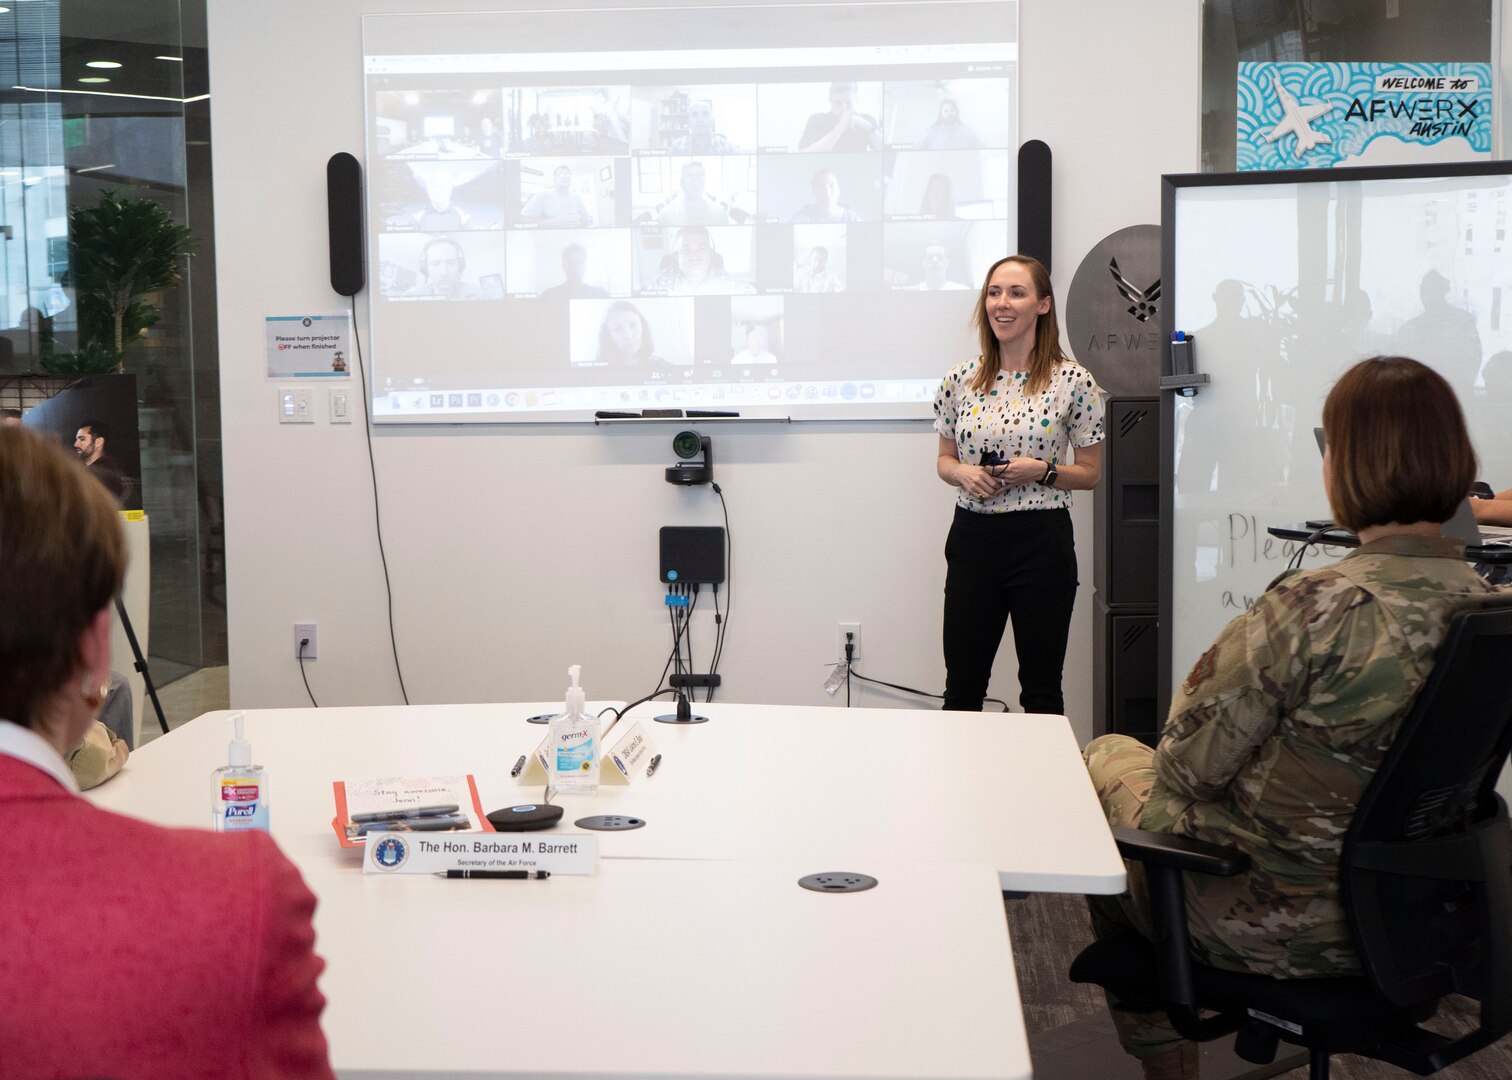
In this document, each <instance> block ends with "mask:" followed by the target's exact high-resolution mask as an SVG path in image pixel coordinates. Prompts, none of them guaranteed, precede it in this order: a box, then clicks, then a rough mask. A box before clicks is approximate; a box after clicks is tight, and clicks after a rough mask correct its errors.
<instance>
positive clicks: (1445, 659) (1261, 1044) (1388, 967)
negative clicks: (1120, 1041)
mask: <svg viewBox="0 0 1512 1080" xmlns="http://www.w3.org/2000/svg"><path fill="white" fill-rule="evenodd" d="M1509 750H1512V605H1508V604H1507V603H1505V602H1501V603H1498V604H1496V605H1488V606H1485V607H1479V608H1475V609H1471V610H1467V611H1463V612H1460V613H1459V614H1457V615H1456V616H1454V618H1453V619H1452V621H1451V622H1450V626H1449V631H1448V634H1447V636H1446V637H1445V639H1444V643H1443V645H1442V646H1441V647H1440V649H1439V653H1438V657H1437V661H1436V663H1435V664H1434V668H1433V671H1432V673H1431V674H1430V675H1429V678H1428V680H1427V682H1426V683H1425V685H1424V687H1423V689H1422V692H1421V693H1420V694H1419V695H1418V698H1417V701H1416V702H1415V703H1414V704H1413V707H1412V709H1411V711H1410V712H1409V713H1408V715H1407V717H1406V719H1405V720H1404V721H1403V723H1402V727H1401V730H1400V731H1399V732H1398V734H1397V737H1396V739H1395V741H1394V742H1393V743H1392V745H1391V748H1390V749H1389V750H1388V751H1387V754H1386V758H1385V760H1384V761H1383V762H1382V764H1381V768H1380V770H1379V771H1378V772H1377V773H1376V775H1375V776H1374V778H1372V780H1371V782H1370V784H1369V785H1368V786H1367V787H1366V789H1365V793H1364V795H1363V796H1362V798H1361V800H1360V807H1359V810H1358V811H1357V812H1356V813H1355V816H1354V819H1353V821H1352V822H1351V824H1350V827H1349V831H1348V832H1347V833H1346V835H1345V838H1344V849H1343V854H1342V856H1341V858H1340V861H1339V882H1340V889H1341V897H1340V900H1341V902H1342V904H1343V907H1344V911H1345V914H1346V916H1347V918H1348V920H1349V928H1350V932H1351V933H1352V935H1353V937H1354V944H1355V948H1356V950H1357V952H1358V953H1359V957H1360V964H1361V967H1362V974H1361V975H1359V976H1354V977H1349V978H1327V979H1273V978H1270V977H1268V976H1264V975H1254V974H1249V973H1245V972H1235V971H1226V970H1222V969H1219V968H1215V967H1211V966H1208V965H1205V964H1202V963H1200V962H1198V961H1197V960H1195V959H1193V957H1192V950H1191V942H1190V938H1189V937H1188V933H1187V925H1186V901H1185V896H1184V893H1183V890H1182V878H1181V875H1182V873H1183V872H1191V873H1208V874H1217V875H1220V876H1233V875H1235V874H1238V873H1241V872H1242V871H1244V870H1245V869H1246V868H1247V867H1248V865H1249V857H1248V856H1247V855H1245V854H1243V853H1242V852H1240V851H1238V850H1237V849H1236V848H1231V847H1222V846H1219V845H1214V844H1206V843H1200V842H1198V841H1194V840H1188V839H1185V838H1182V837H1177V836H1170V835H1166V834H1161V833H1151V832H1145V831H1143V830H1140V829H1114V830H1113V833H1114V837H1115V839H1116V840H1117V842H1118V847H1119V850H1120V852H1121V853H1122V854H1123V856H1124V857H1125V858H1126V859H1134V860H1138V861H1139V862H1142V863H1143V864H1144V865H1145V868H1146V873H1147V875H1148V885H1149V894H1150V906H1151V909H1152V918H1153V922H1154V926H1155V934H1156V937H1157V940H1156V941H1154V942H1151V941H1149V940H1147V939H1146V938H1144V937H1143V936H1141V935H1140V934H1138V933H1132V932H1131V933H1127V934H1123V935H1119V936H1117V937H1113V938H1109V939H1107V940H1104V941H1099V942H1096V943H1094V944H1093V945H1091V946H1089V947H1088V948H1086V949H1085V950H1083V951H1082V953H1081V954H1080V955H1079V956H1078V957H1077V958H1076V960H1075V961H1074V962H1073V963H1072V965H1071V979H1072V981H1073V982H1087V983H1096V984H1098V985H1100V986H1102V987H1104V988H1105V989H1106V990H1108V991H1110V992H1111V993H1112V994H1113V995H1114V996H1116V997H1117V998H1119V999H1120V1002H1121V1007H1124V1008H1129V1009H1130V1010H1131V1011H1134V1012H1150V1011H1155V1010H1160V1011H1163V1012H1165V1013H1167V1014H1168V1015H1169V1016H1170V1018H1171V1022H1172V1024H1173V1025H1174V1026H1175V1028H1176V1030H1177V1031H1178V1032H1180V1033H1181V1034H1182V1036H1183V1037H1185V1038H1187V1039H1191V1040H1193V1041H1194V1042H1206V1041H1208V1040H1210V1039H1215V1038H1219V1037H1220V1036H1223V1035H1227V1034H1229V1033H1237V1037H1236V1039H1235V1042H1234V1052H1235V1053H1236V1054H1237V1055H1238V1056H1239V1057H1241V1058H1243V1059H1245V1060H1246V1061H1252V1062H1255V1063H1257V1064H1268V1063H1269V1062H1271V1061H1273V1060H1274V1059H1275V1056H1276V1049H1277V1045H1278V1043H1280V1042H1281V1041H1285V1042H1288V1043H1293V1044H1295V1045H1298V1046H1302V1047H1304V1048H1306V1049H1307V1050H1308V1051H1309V1056H1310V1066H1309V1072H1308V1076H1309V1077H1310V1080H1327V1077H1328V1067H1329V1058H1330V1056H1331V1055H1333V1054H1338V1053H1350V1054H1358V1055H1361V1056H1363V1057H1369V1058H1375V1059H1377V1060H1379V1061H1385V1062H1388V1063H1390V1064H1392V1065H1397V1066H1399V1067H1401V1068H1404V1069H1407V1070H1410V1071H1411V1072H1414V1073H1417V1074H1418V1075H1419V1076H1427V1075H1429V1074H1431V1073H1434V1072H1437V1071H1438V1070H1440V1069H1442V1068H1444V1067H1445V1066H1447V1065H1449V1064H1452V1063H1453V1062H1455V1061H1458V1060H1459V1059H1461V1058H1463V1057H1466V1056H1468V1055H1470V1054H1472V1053H1474V1052H1475V1051H1477V1050H1480V1049H1481V1048H1483V1047H1485V1046H1488V1045H1490V1044H1491V1043H1492V1042H1495V1041H1496V1040H1497V1039H1499V1038H1501V1036H1503V1035H1505V1034H1507V1033H1508V1032H1509V1031H1512V826H1509V823H1508V817H1507V806H1506V804H1505V803H1504V802H1502V801H1501V799H1500V798H1498V797H1497V795H1496V793H1495V790H1494V788H1495V784H1496V779H1497V777H1498V775H1499V774H1500V772H1501V769H1502V766H1503V764H1504V763H1505V762H1506V761H1507V755H1508V752H1509ZM1451 993H1453V994H1462V995H1464V996H1466V997H1469V998H1472V999H1474V1000H1475V1001H1477V1002H1479V1003H1480V1022H1479V1026H1478V1027H1476V1028H1475V1029H1474V1030H1473V1031H1470V1032H1468V1033H1466V1034H1463V1035H1460V1036H1458V1037H1450V1036H1447V1035H1440V1034H1437V1033H1435V1032H1431V1031H1428V1030H1427V1029H1425V1028H1423V1027H1421V1026H1420V1024H1421V1022H1422V1021H1424V1020H1426V1019H1428V1018H1429V1017H1431V1016H1432V1015H1433V1014H1434V1013H1435V1012H1436V1011H1437V1008H1438V1004H1439V1000H1440V999H1441V998H1442V997H1444V996H1445V995H1447V994H1451Z"/></svg>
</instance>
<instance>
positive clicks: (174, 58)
mask: <svg viewBox="0 0 1512 1080" xmlns="http://www.w3.org/2000/svg"><path fill="white" fill-rule="evenodd" d="M153 59H154V60H172V61H173V62H174V63H175V64H182V63H183V62H184V58H183V57H182V56H154V57H153Z"/></svg>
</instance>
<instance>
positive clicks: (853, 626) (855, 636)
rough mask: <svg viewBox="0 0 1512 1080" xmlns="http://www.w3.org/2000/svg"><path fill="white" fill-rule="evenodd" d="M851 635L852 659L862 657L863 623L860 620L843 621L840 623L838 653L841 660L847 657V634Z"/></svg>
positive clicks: (855, 659)
mask: <svg viewBox="0 0 1512 1080" xmlns="http://www.w3.org/2000/svg"><path fill="white" fill-rule="evenodd" d="M846 634H850V635H851V639H850V642H851V661H852V662H855V661H857V660H860V659H861V624H860V623H858V622H843V623H841V624H840V651H839V652H838V653H837V654H836V655H837V656H838V657H839V658H840V659H841V660H844V659H845V635H846Z"/></svg>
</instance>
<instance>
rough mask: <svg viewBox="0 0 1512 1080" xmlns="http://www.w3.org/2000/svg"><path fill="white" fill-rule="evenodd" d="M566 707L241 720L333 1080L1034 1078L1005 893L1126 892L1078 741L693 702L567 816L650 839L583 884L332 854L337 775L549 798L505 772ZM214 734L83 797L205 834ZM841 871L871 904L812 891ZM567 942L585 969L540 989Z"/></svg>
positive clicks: (161, 753)
mask: <svg viewBox="0 0 1512 1080" xmlns="http://www.w3.org/2000/svg"><path fill="white" fill-rule="evenodd" d="M555 707H556V705H555V703H527V704H518V705H446V706H414V707H404V708H397V707H395V708H325V709H320V710H318V711H317V710H314V709H290V710H260V711H250V712H248V714H247V737H248V739H249V740H250V742H251V744H252V751H253V759H254V760H255V761H257V762H260V763H262V764H265V765H267V766H268V768H269V793H270V806H271V814H272V825H273V834H274V837H275V838H276V839H277V840H278V842H279V844H280V846H281V847H282V848H283V850H284V851H285V852H286V853H287V854H288V855H289V856H290V858H292V859H293V860H294V862H295V863H296V864H297V865H298V866H299V868H300V871H301V873H303V875H304V877H305V880H306V881H307V882H308V883H309V885H310V887H311V888H312V889H313V890H314V891H315V893H316V895H317V896H318V897H319V898H320V905H319V908H318V910H317V912H316V916H315V924H316V932H317V935H318V940H317V948H318V950H319V952H320V953H321V955H322V956H324V957H325V958H326V960H327V963H328V967H327V970H326V972H325V974H324V975H323V976H322V979H321V987H322V989H323V990H324V992H325V994H326V996H327V999H328V1001H329V1005H328V1007H327V1010H326V1013H325V1016H324V1017H323V1020H322V1025H323V1027H324V1028H325V1031H326V1033H327V1036H328V1038H329V1039H330V1042H331V1060H332V1063H333V1064H334V1065H335V1066H336V1068H337V1070H338V1071H339V1072H340V1073H341V1074H342V1075H343V1076H344V1077H369V1076H373V1077H376V1076H398V1075H414V1074H416V1073H426V1074H427V1075H432V1076H434V1075H445V1076H459V1077H460V1076H462V1075H467V1076H473V1077H477V1076H489V1077H505V1076H509V1077H520V1076H530V1077H545V1076H572V1077H624V1076H628V1075H634V1076H637V1077H752V1078H755V1077H764V1078H765V1077H770V1078H779V1077H780V1078H789V1080H791V1078H798V1077H816V1078H818V1077H824V1078H829V1077H834V1078H837V1080H839V1078H847V1080H849V1078H857V1080H861V1078H878V1080H882V1078H889V1080H890V1078H905V1077H919V1078H923V1077H960V1078H977V1077H996V1078H1003V1080H1027V1078H1028V1077H1029V1076H1030V1064H1029V1057H1028V1049H1027V1040H1026V1037H1025V1034H1024V1028H1023V1018H1022V1015H1021V1012H1020V1008H1019V1003H1018V988H1017V984H1016V981H1015V978H1014V967H1013V957H1012V951H1011V948H1010V945H1009V941H1008V933H1007V925H1006V920H1005V918H1004V916H1003V910H1002V901H1001V897H1000V893H999V890H1000V889H1003V888H1011V889H1035V888H1038V889H1051V890H1066V891H1076V892H1117V891H1120V890H1121V889H1122V888H1123V864H1122V862H1121V861H1119V860H1118V857H1117V852H1116V849H1115V848H1114V846H1113V842H1112V839H1111V836H1110V834H1109V832H1108V829H1107V826H1106V823H1105V822H1104V820H1103V819H1102V817H1101V814H1100V812H1099V811H1098V810H1097V801H1096V798H1095V796H1094V794H1093V791H1092V788H1091V783H1090V781H1089V780H1088V779H1087V776H1086V773H1085V770H1083V769H1082V767H1081V759H1080V755H1079V753H1078V752H1077V747H1076V744H1075V742H1074V739H1073V738H1072V735H1071V731H1070V728H1069V725H1068V724H1067V723H1066V721H1065V719H1064V718H1062V717H1046V716H1027V717H1026V716H1022V715H1013V716H1008V717H1004V716H1001V715H980V716H976V715H966V714H942V713H938V712H908V711H901V710H875V709H866V710H863V709H854V710H839V709H824V708H818V709H809V708H801V707H768V706H747V705H708V706H701V707H700V711H701V712H704V713H707V714H708V715H710V716H711V717H712V719H711V722H710V723H708V724H702V725H697V726H693V727H673V726H669V725H662V724H656V725H654V726H652V727H651V728H650V731H651V734H652V737H653V738H654V739H655V740H656V741H657V743H658V745H659V747H660V749H661V751H662V753H663V756H664V757H663V762H662V765H661V767H660V768H659V769H658V771H657V773H656V775H655V776H654V777H652V778H650V779H649V780H645V781H638V782H637V783H636V784H634V785H632V786H629V787H614V786H609V785H605V786H603V787H601V789H600V793H599V794H598V795H597V796H576V797H570V798H566V799H564V800H563V801H564V803H565V804H566V806H567V821H568V822H571V821H572V820H573V819H575V818H577V817H582V816H586V815H588V814H592V813H610V812H612V813H627V814H633V815H635V816H640V817H644V818H645V820H646V821H647V822H648V824H647V826H646V827H645V828H642V829H638V830H634V831H631V832H623V833H600V834H598V836H599V838H600V850H601V853H602V854H603V856H604V858H603V859H602V860H601V861H600V864H599V872H598V873H597V874H596V875H595V876H592V877H566V876H558V877H554V878H552V879H550V880H548V881H543V882H536V881H527V882H520V881H446V880H442V879H437V878H433V877H418V876H417V877H405V876H398V877H395V876H389V875H363V874H362V873H361V871H360V853H359V852H358V851H355V850H344V849H342V848H340V847H339V846H338V844H337V840H336V836H335V834H334V832H333V831H332V829H331V825H330V822H331V818H332V816H333V814H334V802H333V797H332V791H331V782H332V781H333V780H339V779H349V778H352V779H354V778H365V777H377V776H394V775H407V776H424V775H444V774H451V773H468V772H470V773H472V774H473V775H474V776H475V777H476V778H477V783H478V789H479V794H480V796H481V799H482V802H483V806H484V809H485V810H490V809H494V808H497V807H500V806H506V805H510V804H513V803H517V802H521V801H525V800H526V799H527V798H539V793H538V791H537V790H536V789H533V788H532V789H522V788H521V787H520V786H519V785H517V784H516V783H515V782H514V781H513V780H511V779H510V777H509V770H510V768H511V767H512V766H513V764H514V762H515V760H516V759H517V758H518V757H519V755H520V754H522V753H525V752H527V751H528V750H530V749H532V748H533V747H534V746H535V744H536V743H537V742H538V741H539V740H540V739H541V737H542V736H543V735H544V733H545V730H544V728H543V727H541V726H536V725H527V724H525V723H524V718H525V717H526V716H528V715H531V714H533V713H541V712H549V711H551V710H552V709H553V708H555ZM595 707H597V706H595ZM666 708H667V707H666V706H665V705H661V706H642V707H641V708H639V709H637V710H636V711H635V713H633V714H632V716H640V715H644V716H646V717H650V716H651V715H654V714H655V713H657V712H663V711H665V710H666ZM226 715H227V714H224V713H212V714H207V715H205V716H202V717H199V718H198V719H196V720H193V721H191V722H190V723H189V724H186V725H184V726H183V727H181V728H179V729H177V730H175V731H174V732H173V733H172V734H170V735H167V736H164V737H163V738H161V739H157V740H155V741H153V742H152V743H150V744H148V745H147V746H146V747H144V748H143V749H142V750H140V751H138V752H137V753H134V754H133V755H132V756H131V758H130V759H129V761H128V762H127V764H126V766H125V768H124V769H123V770H122V772H121V773H120V774H119V775H118V776H117V777H116V778H115V779H113V780H111V781H110V782H109V783H107V784H106V785H104V786H103V787H101V788H98V789H96V790H95V791H93V792H90V793H88V796H89V797H90V798H92V799H93V800H94V801H95V802H96V803H97V804H99V805H100V806H103V807H106V808H109V809H114V810H119V811H122V812H125V813H131V814H134V815H136V816H138V817H142V818H145V819H147V820H150V821H155V822H158V823H161V824H167V825H192V826H205V825H207V824H208V823H209V820H210V817H209V812H210V799H209V783H210V780H209V777H210V772H211V770H212V769H214V768H216V767H218V766H219V765H222V764H224V762H225V752H226V742H227V740H228V739H229V738H230V733H229V725H227V724H225V723H224V722H223V721H224V718H225V716H226ZM834 761H843V762H844V763H845V767H844V769H843V770H842V771H839V772H834V771H832V767H831V765H830V764H828V762H834ZM569 828H570V825H569ZM559 831H560V830H559ZM836 870H839V871H856V872H861V873H866V874H871V875H873V876H875V877H877V878H878V880H879V881H880V884H879V885H878V887H877V888H876V889H873V890H871V891H869V892H865V893H859V894H853V895H827V894H820V893H811V892H807V891H805V890H803V889H800V888H799V887H798V885H797V879H798V878H799V877H801V876H803V875H805V874H809V873H815V872H820V871H836ZM569 931H570V932H572V933H576V934H578V935H579V937H578V938H577V944H576V946H575V948H573V949H571V950H569V951H568V955H570V956H571V957H572V959H573V962H574V963H575V964H577V965H579V969H578V970H577V971H572V970H563V969H562V968H561V967H560V966H559V965H558V966H554V964H556V962H557V960H558V958H559V957H560V956H561V955H562V953H563V950H562V946H561V941H562V940H563V937H564V935H566V934H567V933H568V932H569ZM564 1030H565V1031H567V1032H569V1033H571V1037H570V1038H569V1039H568V1040H567V1044H566V1048H564V1047H563V1044H562V1042H561V1041H560V1040H559V1039H558V1037H557V1036H558V1035H559V1034H560V1033H561V1032H562V1031H564Z"/></svg>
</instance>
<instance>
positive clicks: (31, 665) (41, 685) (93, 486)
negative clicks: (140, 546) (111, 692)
mask: <svg viewBox="0 0 1512 1080" xmlns="http://www.w3.org/2000/svg"><path fill="white" fill-rule="evenodd" d="M118 510H119V507H117V505H116V503H115V500H114V499H113V498H111V496H110V493H109V492H108V491H106V490H105V485H103V484H101V483H100V482H99V481H98V480H96V479H95V478H94V477H92V476H90V475H89V473H88V472H86V471H85V469H84V467H83V466H82V465H81V464H80V463H79V461H78V459H77V458H76V457H75V456H74V455H72V454H70V453H69V452H68V451H67V450H65V449H64V448H63V447H61V446H58V445H56V444H53V443H49V442H47V441H44V440H43V439H42V438H40V437H38V436H36V435H34V434H32V433H31V432H30V431H28V430H27V429H25V428H21V427H15V426H5V427H0V717H3V718H4V719H6V720H11V721H14V722H15V723H18V724H22V725H24V726H28V727H30V726H32V725H34V724H35V723H36V722H37V721H38V720H39V719H40V713H41V712H42V710H43V709H44V707H45V706H46V704H47V702H48V700H49V699H50V698H51V697H52V696H53V695H54V694H56V693H57V692H58V691H59V690H61V689H63V688H64V687H65V686H66V685H67V683H68V681H69V679H70V678H72V677H73V676H75V675H77V674H78V671H79V666H80V665H81V664H82V663H83V657H82V656H81V655H80V652H79V645H80V641H81V639H82V637H83V635H84V631H85V629H86V628H87V627H88V626H89V624H90V622H91V621H92V620H93V619H94V618H95V616H97V615H98V614H99V613H100V612H101V610H103V609H104V608H105V607H106V606H107V605H108V604H109V603H110V601H111V599H112V598H113V597H114V596H115V594H116V593H117V592H119V591H120V588H121V580H122V578H123V577H124V575H125V573H126V537H125V534H124V533H123V532H122V531H121V521H120V516H119V513H118Z"/></svg>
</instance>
